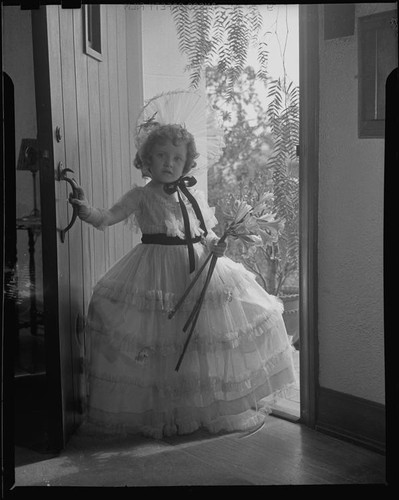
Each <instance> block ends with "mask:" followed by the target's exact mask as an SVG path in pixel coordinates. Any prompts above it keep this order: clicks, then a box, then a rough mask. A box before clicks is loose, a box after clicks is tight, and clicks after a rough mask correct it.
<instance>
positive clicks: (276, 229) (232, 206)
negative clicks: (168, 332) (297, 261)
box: [168, 193, 284, 371]
mask: <svg viewBox="0 0 399 500" xmlns="http://www.w3.org/2000/svg"><path fill="white" fill-rule="evenodd" d="M271 197H272V195H271V194H270V193H266V194H265V195H263V196H262V197H261V199H260V200H259V201H258V202H256V204H254V206H251V205H249V204H248V203H247V202H246V201H245V200H234V199H233V198H231V199H230V203H227V204H226V205H225V207H224V209H223V208H222V213H223V216H224V219H225V229H224V232H223V234H222V236H221V238H220V239H219V243H221V242H224V241H225V240H226V239H227V238H228V237H231V238H234V239H239V240H241V241H242V242H243V243H244V244H245V245H262V244H265V243H266V244H267V243H272V242H273V241H277V239H278V236H279V234H280V232H281V230H282V229H283V227H284V220H283V219H280V220H276V219H275V217H274V215H273V214H271V213H270V212H268V211H267V206H268V203H269V201H270V199H271ZM217 259H218V257H217V256H216V255H214V254H213V253H210V254H209V255H208V257H207V258H206V260H205V261H204V263H203V264H202V266H201V268H200V269H199V270H198V272H197V274H196V275H195V277H194V278H193V280H192V282H191V283H190V285H189V286H188V288H187V289H186V290H185V292H184V293H183V295H182V297H181V298H180V300H179V301H178V302H177V304H176V305H175V307H174V308H173V309H172V310H171V311H170V312H169V314H168V318H169V319H171V318H172V317H173V316H174V315H175V313H176V312H177V311H178V309H179V308H180V306H181V305H182V304H183V302H184V300H185V299H186V297H187V295H188V294H189V293H190V291H191V290H192V288H193V287H194V285H195V283H196V282H197V280H198V278H199V277H200V275H201V274H202V272H203V271H204V269H205V267H206V266H207V264H208V262H209V261H210V264H209V268H208V274H207V276H206V279H205V283H204V285H203V288H202V291H201V293H200V294H199V297H198V299H197V301H196V303H195V305H194V307H193V309H192V311H191V313H190V315H189V317H188V319H187V321H186V323H185V325H184V327H183V331H184V332H186V331H187V330H188V328H189V327H190V331H189V333H188V335H187V339H186V341H185V344H184V346H183V351H182V353H181V355H180V358H179V360H178V363H177V365H176V368H175V370H176V371H178V370H179V368H180V365H181V362H182V360H183V357H184V354H185V352H186V350H187V347H188V344H189V342H190V339H191V337H192V334H193V332H194V328H195V325H196V323H197V320H198V316H199V313H200V311H201V307H202V304H203V301H204V298H205V294H206V290H207V288H208V285H209V283H210V280H211V277H212V274H213V271H214V269H215V266H216V261H217Z"/></svg>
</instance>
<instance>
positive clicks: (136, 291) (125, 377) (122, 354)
mask: <svg viewBox="0 0 399 500" xmlns="http://www.w3.org/2000/svg"><path fill="white" fill-rule="evenodd" d="M191 191H192V192H193V194H194V195H195V196H196V198H197V200H198V202H199V204H200V207H201V211H202V213H203V216H204V219H205V223H206V226H207V228H209V231H210V234H211V235H214V233H213V232H212V231H211V228H212V227H214V225H215V224H216V223H217V220H216V218H215V216H214V210H213V209H211V208H210V207H209V206H208V205H207V203H206V200H205V196H204V195H203V194H202V193H201V192H200V191H197V190H195V189H191ZM118 204H119V205H120V207H123V209H124V210H125V211H126V220H128V221H130V223H131V225H132V227H133V228H136V229H140V230H141V231H142V232H143V233H166V234H168V235H170V236H182V235H183V233H182V231H183V221H182V217H181V212H180V207H179V204H178V202H177V199H175V198H173V196H168V195H166V194H165V196H163V195H162V194H157V193H155V192H153V191H152V189H151V188H150V187H149V186H148V185H147V186H145V187H134V188H133V189H132V190H131V191H129V192H128V193H127V194H126V195H125V196H124V197H123V198H122V199H121V200H120V201H119V202H118ZM187 209H188V211H189V214H190V225H191V230H192V235H193V236H197V235H201V233H202V230H201V228H200V227H199V223H198V221H197V219H196V217H195V214H194V211H193V210H192V208H191V205H190V204H189V203H188V202H187ZM194 250H195V259H196V269H199V267H200V266H201V264H202V262H203V261H204V260H205V259H206V257H207V255H208V253H209V250H208V249H207V246H206V244H205V242H200V243H196V244H195V245H194ZM205 275H206V273H203V276H201V277H200V279H199V280H198V282H197V283H196V285H195V287H194V289H193V290H192V291H191V293H190V295H189V296H188V299H187V300H186V301H185V303H184V304H183V306H182V307H181V308H180V309H179V310H178V312H177V313H176V314H175V316H174V317H173V318H172V319H168V312H169V311H170V310H171V309H172V307H173V306H174V305H175V303H176V302H177V300H178V299H179V298H180V296H181V295H182V293H183V292H184V290H185V289H186V288H187V286H188V285H189V283H190V281H191V279H192V277H193V275H189V273H188V255H187V248H186V247H185V246H184V245H183V246H179V245H172V246H166V245H153V244H151V245H145V244H141V243H140V244H138V245H137V246H136V247H134V248H133V249H132V250H131V251H130V252H128V253H127V254H126V255H125V256H124V257H122V258H121V259H120V260H119V261H118V262H116V263H115V264H114V265H113V266H112V267H111V268H110V269H109V271H108V272H107V273H106V274H105V275H104V276H103V277H102V278H101V279H100V280H99V282H98V283H97V284H96V286H95V288H94V291H93V296H92V299H91V302H90V305H89V311H88V326H87V342H88V358H87V370H88V380H89V387H88V417H89V423H90V425H91V426H92V429H96V430H98V431H101V432H111V433H115V432H117V433H122V434H129V433H140V434H144V435H148V436H152V437H155V438H161V437H162V436H169V435H174V434H187V433H191V432H193V431H195V430H196V429H198V428H201V427H203V428H206V429H207V430H208V431H209V432H211V433H217V432H219V431H236V430H246V429H250V428H252V427H254V426H256V425H257V424H259V423H261V422H262V421H263V420H264V419H265V415H266V414H267V408H265V407H263V408H262V404H261V400H262V398H265V397H266V396H269V395H270V394H272V393H274V392H277V391H280V390H281V389H283V388H284V387H285V386H287V385H290V384H292V383H294V382H295V372H294V367H293V361H292V349H293V348H292V346H291V344H290V341H289V337H288V335H287V333H286V330H285V326H284V322H283V319H282V311H283V306H282V303H281V302H280V301H279V300H278V299H277V298H276V297H274V296H271V295H269V294H267V293H266V292H265V291H264V290H263V288H262V287H261V286H260V285H259V284H258V283H257V282H256V280H255V277H254V275H252V273H250V272H248V271H247V270H246V269H245V268H244V267H243V266H242V265H241V264H238V263H236V262H233V261H232V260H231V259H229V258H227V257H221V258H219V259H218V261H217V265H216V268H215V271H214V273H213V276H212V279H211V282H210V285H209V287H208V291H207V295H206V298H205V302H204V304H203V307H202V310H201V313H200V316H199V320H198V323H197V326H196V329H195V332H194V335H193V337H192V338H191V341H190V344H189V346H188V349H187V351H186V354H185V357H184V359H183V362H182V364H181V367H180V369H179V371H178V372H176V371H175V367H176V364H177V361H178V358H179V356H180V353H181V351H182V349H183V344H184V342H185V340H186V336H187V332H186V333H184V332H183V325H184V324H185V322H186V320H187V318H188V315H189V312H190V311H191V309H192V307H193V305H194V302H195V301H196V299H197V297H198V294H199V293H200V290H201V289H202V285H203V283H204V280H205Z"/></svg>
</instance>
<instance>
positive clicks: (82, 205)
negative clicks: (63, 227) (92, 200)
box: [68, 186, 91, 220]
mask: <svg viewBox="0 0 399 500" xmlns="http://www.w3.org/2000/svg"><path fill="white" fill-rule="evenodd" d="M68 201H69V203H70V204H71V205H73V206H75V207H77V208H78V217H79V219H81V220H86V219H87V218H88V217H89V215H90V214H91V207H90V205H89V202H88V201H87V199H86V196H85V193H84V191H83V189H82V188H81V187H80V186H77V187H76V188H75V189H74V190H73V192H72V193H70V194H69V199H68Z"/></svg>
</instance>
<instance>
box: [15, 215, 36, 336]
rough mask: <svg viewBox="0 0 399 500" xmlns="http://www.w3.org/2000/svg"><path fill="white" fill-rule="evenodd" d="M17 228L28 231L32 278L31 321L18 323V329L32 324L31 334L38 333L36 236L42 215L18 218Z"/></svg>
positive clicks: (30, 276)
mask: <svg viewBox="0 0 399 500" xmlns="http://www.w3.org/2000/svg"><path fill="white" fill-rule="evenodd" d="M16 226H17V230H19V231H27V232H28V245H29V279H30V287H29V293H30V321H25V322H22V323H19V324H18V329H20V328H26V327H29V326H30V330H31V334H32V335H37V326H38V315H39V314H38V311H37V305H36V265H35V242H36V239H35V236H37V235H39V234H40V233H41V228H42V221H41V218H40V217H37V216H34V215H29V216H26V217H21V218H19V219H17V220H16Z"/></svg>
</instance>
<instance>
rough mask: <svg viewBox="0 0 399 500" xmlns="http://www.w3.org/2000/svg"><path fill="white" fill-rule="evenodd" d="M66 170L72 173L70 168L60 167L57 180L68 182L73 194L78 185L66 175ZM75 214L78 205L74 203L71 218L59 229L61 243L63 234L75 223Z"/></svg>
mask: <svg viewBox="0 0 399 500" xmlns="http://www.w3.org/2000/svg"><path fill="white" fill-rule="evenodd" d="M68 172H72V173H73V170H71V169H70V168H64V169H62V170H61V171H60V173H59V180H60V181H66V182H68V184H69V185H70V186H71V188H72V191H73V194H75V191H76V188H77V187H78V183H77V182H76V181H75V179H70V178H69V177H68ZM77 216H78V207H77V206H76V205H74V206H73V213H72V218H71V220H70V222H69V224H68V225H67V227H66V228H65V229H61V231H60V237H61V241H62V243H64V241H65V234H66V233H67V232H68V231H69V230H70V229H71V227H72V226H73V225H74V224H75V221H76V219H77Z"/></svg>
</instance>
